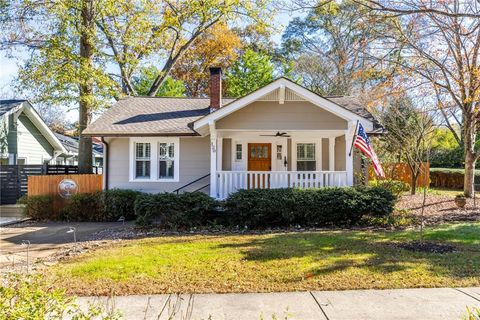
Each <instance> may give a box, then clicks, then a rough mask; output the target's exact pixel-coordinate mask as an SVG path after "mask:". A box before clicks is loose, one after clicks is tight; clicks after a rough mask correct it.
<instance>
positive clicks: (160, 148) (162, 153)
mask: <svg viewBox="0 0 480 320" xmlns="http://www.w3.org/2000/svg"><path fill="white" fill-rule="evenodd" d="M158 155H159V157H160V158H165V156H166V155H167V144H166V143H160V145H159V146H158Z"/></svg>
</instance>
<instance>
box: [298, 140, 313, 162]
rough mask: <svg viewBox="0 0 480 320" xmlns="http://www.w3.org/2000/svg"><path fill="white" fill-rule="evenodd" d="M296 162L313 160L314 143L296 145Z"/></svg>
mask: <svg viewBox="0 0 480 320" xmlns="http://www.w3.org/2000/svg"><path fill="white" fill-rule="evenodd" d="M297 160H312V161H313V160H315V143H299V144H297Z"/></svg>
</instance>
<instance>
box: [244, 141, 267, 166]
mask: <svg viewBox="0 0 480 320" xmlns="http://www.w3.org/2000/svg"><path fill="white" fill-rule="evenodd" d="M271 170H272V144H271V143H249V144H248V171H271Z"/></svg>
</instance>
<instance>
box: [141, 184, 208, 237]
mask: <svg viewBox="0 0 480 320" xmlns="http://www.w3.org/2000/svg"><path fill="white" fill-rule="evenodd" d="M215 206H216V201H215V200H214V199H213V198H211V197H210V196H208V195H207V194H205V193H202V192H191V193H189V192H186V193H182V194H174V193H159V194H142V195H140V196H138V197H137V199H136V200H135V215H136V216H137V224H139V225H149V224H152V223H156V224H159V225H161V226H163V227H165V228H168V229H184V228H192V227H196V226H202V225H206V224H207V222H208V221H207V218H208V216H210V215H211V212H212V211H213V210H214V208H215Z"/></svg>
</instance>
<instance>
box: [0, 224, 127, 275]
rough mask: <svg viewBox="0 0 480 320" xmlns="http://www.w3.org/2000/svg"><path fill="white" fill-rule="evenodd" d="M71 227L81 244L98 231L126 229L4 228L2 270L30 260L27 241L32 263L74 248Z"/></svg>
mask: <svg viewBox="0 0 480 320" xmlns="http://www.w3.org/2000/svg"><path fill="white" fill-rule="evenodd" d="M131 223H132V222H128V223H126V225H127V226H128V225H131ZM70 227H74V228H75V230H76V240H77V242H79V243H80V242H83V241H86V240H88V239H89V238H90V237H91V236H92V235H93V234H95V233H96V232H99V231H102V230H105V229H122V228H124V226H123V225H122V223H120V222H72V223H66V222H39V223H27V224H22V223H20V224H15V225H10V226H6V227H0V269H1V268H2V266H5V265H10V264H11V263H12V261H14V262H15V263H23V262H24V261H25V260H26V247H24V246H21V245H20V244H21V243H22V241H24V240H28V241H30V244H31V245H30V258H31V259H32V261H33V260H35V259H44V258H47V257H49V256H51V255H53V254H54V253H55V252H57V251H58V250H59V249H61V248H63V247H65V246H67V245H72V244H73V233H67V231H68V230H69V229H70Z"/></svg>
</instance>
